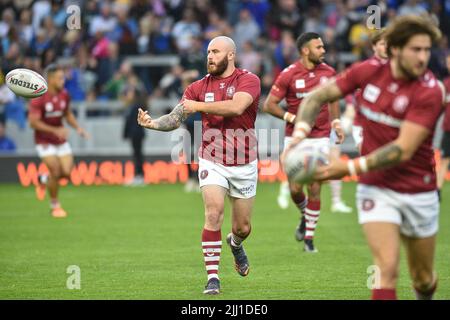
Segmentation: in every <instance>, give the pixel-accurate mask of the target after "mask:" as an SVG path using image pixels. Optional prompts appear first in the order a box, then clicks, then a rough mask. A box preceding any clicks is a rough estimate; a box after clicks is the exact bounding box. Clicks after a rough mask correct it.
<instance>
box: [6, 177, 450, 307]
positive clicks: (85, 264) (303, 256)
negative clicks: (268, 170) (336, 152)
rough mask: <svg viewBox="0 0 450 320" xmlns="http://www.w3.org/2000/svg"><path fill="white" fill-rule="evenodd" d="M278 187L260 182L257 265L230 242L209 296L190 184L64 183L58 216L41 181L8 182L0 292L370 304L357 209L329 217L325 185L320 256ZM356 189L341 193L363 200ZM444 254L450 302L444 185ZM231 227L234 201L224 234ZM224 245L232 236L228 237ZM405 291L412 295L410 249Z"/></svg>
mask: <svg viewBox="0 0 450 320" xmlns="http://www.w3.org/2000/svg"><path fill="white" fill-rule="evenodd" d="M278 187H279V185H278V184H259V186H258V193H257V197H256V203H255V208H254V213H253V229H252V234H251V236H250V237H249V239H248V240H247V241H246V242H245V248H246V250H247V253H248V256H249V260H250V264H251V271H250V274H249V276H248V277H246V278H242V277H240V276H239V275H238V274H237V273H236V272H235V270H234V268H233V263H232V256H231V252H230V251H229V249H228V248H227V246H226V245H224V247H223V253H222V257H221V262H220V277H221V285H222V294H221V295H219V296H217V297H205V296H204V295H203V294H202V290H203V287H204V285H205V281H206V272H205V270H204V266H203V258H202V253H201V247H200V235H201V230H202V225H203V205H202V200H201V196H200V195H199V194H186V193H184V192H183V186H182V185H149V186H146V187H141V188H130V187H128V188H127V187H121V186H99V187H73V186H68V187H64V188H62V192H61V201H62V203H63V205H64V208H65V209H66V210H67V211H68V213H69V217H68V218H66V219H60V220H57V219H54V218H52V217H50V215H49V209H48V202H47V201H45V202H38V201H37V200H36V199H35V196H34V189H33V188H23V187H20V186H18V185H0V204H1V206H0V299H368V298H369V297H370V290H369V289H368V288H367V279H368V276H369V275H368V273H367V268H368V267H369V266H370V265H371V264H372V261H371V257H370V254H369V250H368V248H367V246H366V243H365V240H364V238H363V235H362V232H361V228H360V226H359V225H358V224H357V216H356V213H355V212H353V213H352V214H332V213H330V211H329V207H330V191H329V187H328V186H325V187H324V191H323V196H322V213H321V217H320V220H319V225H318V229H317V231H316V241H315V243H316V245H317V247H318V249H319V251H320V252H319V253H317V254H307V253H304V252H303V251H302V250H301V249H302V246H301V245H300V244H299V243H298V242H296V241H295V239H294V229H295V226H296V224H297V223H298V217H299V215H298V213H297V211H296V210H295V209H294V207H293V206H292V205H291V207H289V209H287V210H284V211H282V210H280V209H278V206H277V203H276V196H277V193H278ZM354 194H355V184H353V183H346V184H344V187H343V196H344V198H345V200H346V202H347V203H349V204H352V205H354ZM443 199H444V201H443V204H442V207H441V216H440V233H439V235H438V246H437V255H436V269H437V271H438V273H439V281H440V282H439V288H438V292H437V294H436V299H450V267H449V261H450V241H449V240H450V216H449V212H450V205H449V203H450V187H449V186H448V185H447V187H446V189H445V190H444V192H443ZM229 230H230V212H229V205H228V204H227V206H226V213H225V223H224V226H223V229H222V239H223V240H225V236H226V234H227V233H228V232H229ZM224 243H225V241H224ZM401 261H402V263H401V275H400V280H399V285H398V288H399V289H398V296H399V298H401V299H412V298H413V293H412V291H411V286H410V281H409V276H408V272H407V267H406V263H405V254H404V252H403V251H402V259H401ZM71 265H76V266H79V268H80V270H81V289H80V290H76V289H75V290H69V289H67V287H66V282H67V279H68V278H69V277H70V276H71V274H69V273H67V268H68V267H69V266H71Z"/></svg>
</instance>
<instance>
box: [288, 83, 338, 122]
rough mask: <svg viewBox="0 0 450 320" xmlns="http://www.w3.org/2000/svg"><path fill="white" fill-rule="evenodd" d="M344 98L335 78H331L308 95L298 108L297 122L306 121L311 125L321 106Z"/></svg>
mask: <svg viewBox="0 0 450 320" xmlns="http://www.w3.org/2000/svg"><path fill="white" fill-rule="evenodd" d="M340 98H342V92H341V90H340V89H339V87H338V86H337V84H336V81H335V80H331V81H330V82H327V83H326V84H324V85H322V86H320V87H318V88H317V89H315V90H313V91H312V92H311V93H310V94H309V95H307V96H306V97H305V98H304V99H303V101H302V103H301V105H300V108H298V112H297V117H296V122H299V121H304V122H306V123H308V124H309V125H310V126H311V127H312V126H313V125H314V122H315V120H316V118H317V115H318V114H319V112H320V107H321V106H322V105H324V104H325V103H330V102H334V101H337V100H338V99H340Z"/></svg>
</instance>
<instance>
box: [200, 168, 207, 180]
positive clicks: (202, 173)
mask: <svg viewBox="0 0 450 320" xmlns="http://www.w3.org/2000/svg"><path fill="white" fill-rule="evenodd" d="M207 176H208V170H203V171H202V172H200V179H202V180H204V179H206V177H207Z"/></svg>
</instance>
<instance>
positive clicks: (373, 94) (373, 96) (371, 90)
mask: <svg viewBox="0 0 450 320" xmlns="http://www.w3.org/2000/svg"><path fill="white" fill-rule="evenodd" d="M380 92H381V90H380V88H378V87H377V86H374V85H373V84H370V83H369V84H368V85H367V86H366V87H365V88H364V92H363V98H364V99H366V100H367V101H369V102H372V103H375V101H377V99H378V97H379V96H380Z"/></svg>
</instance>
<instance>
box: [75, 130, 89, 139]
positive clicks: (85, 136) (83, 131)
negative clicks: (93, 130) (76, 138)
mask: <svg viewBox="0 0 450 320" xmlns="http://www.w3.org/2000/svg"><path fill="white" fill-rule="evenodd" d="M77 133H78V134H79V135H80V136H81V137H83V138H84V139H86V140H87V139H89V138H90V137H91V135H90V134H89V133H88V132H87V131H86V130H84V129H83V128H81V127H80V128H78V130H77Z"/></svg>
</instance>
